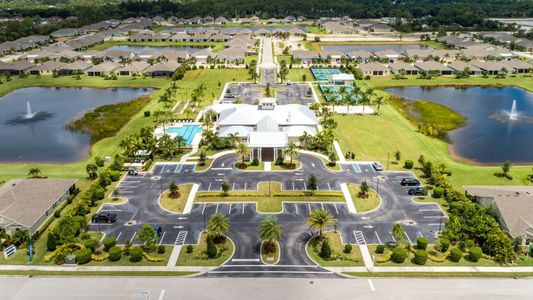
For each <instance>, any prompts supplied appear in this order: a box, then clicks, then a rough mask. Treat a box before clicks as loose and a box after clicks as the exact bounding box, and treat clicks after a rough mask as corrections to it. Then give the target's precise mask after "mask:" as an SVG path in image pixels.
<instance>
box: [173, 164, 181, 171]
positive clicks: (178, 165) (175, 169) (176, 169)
mask: <svg viewBox="0 0 533 300" xmlns="http://www.w3.org/2000/svg"><path fill="white" fill-rule="evenodd" d="M180 166H181V164H177V165H176V167H175V168H174V173H179V171H178V168H179V167H180ZM180 171H181V169H180Z"/></svg>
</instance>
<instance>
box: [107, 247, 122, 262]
mask: <svg viewBox="0 0 533 300" xmlns="http://www.w3.org/2000/svg"><path fill="white" fill-rule="evenodd" d="M121 258H122V249H121V248H120V247H117V246H113V247H111V248H110V249H109V261H119V260H120V259H121Z"/></svg>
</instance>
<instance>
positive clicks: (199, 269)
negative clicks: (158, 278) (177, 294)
mask: <svg viewBox="0 0 533 300" xmlns="http://www.w3.org/2000/svg"><path fill="white" fill-rule="evenodd" d="M213 269H215V267H193V266H191V267H187V266H184V267H176V266H170V267H168V266H78V265H73V266H42V265H41V266H25V265H0V271H51V272H57V271H61V272H168V271H171V272H201V273H205V272H209V271H211V270H213Z"/></svg>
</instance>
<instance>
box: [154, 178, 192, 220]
mask: <svg viewBox="0 0 533 300" xmlns="http://www.w3.org/2000/svg"><path fill="white" fill-rule="evenodd" d="M178 187H179V193H180V195H179V197H178V198H171V197H170V191H169V190H166V191H165V192H164V193H163V195H162V196H161V198H160V200H159V204H160V205H161V206H162V207H163V208H164V209H166V210H169V211H171V212H175V213H177V214H181V213H183V209H184V208H185V203H187V198H188V197H189V194H190V193H191V188H192V184H189V183H187V184H180V185H178Z"/></svg>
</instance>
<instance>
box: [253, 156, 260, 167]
mask: <svg viewBox="0 0 533 300" xmlns="http://www.w3.org/2000/svg"><path fill="white" fill-rule="evenodd" d="M252 166H259V159H258V158H257V157H254V159H253V160H252Z"/></svg>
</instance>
